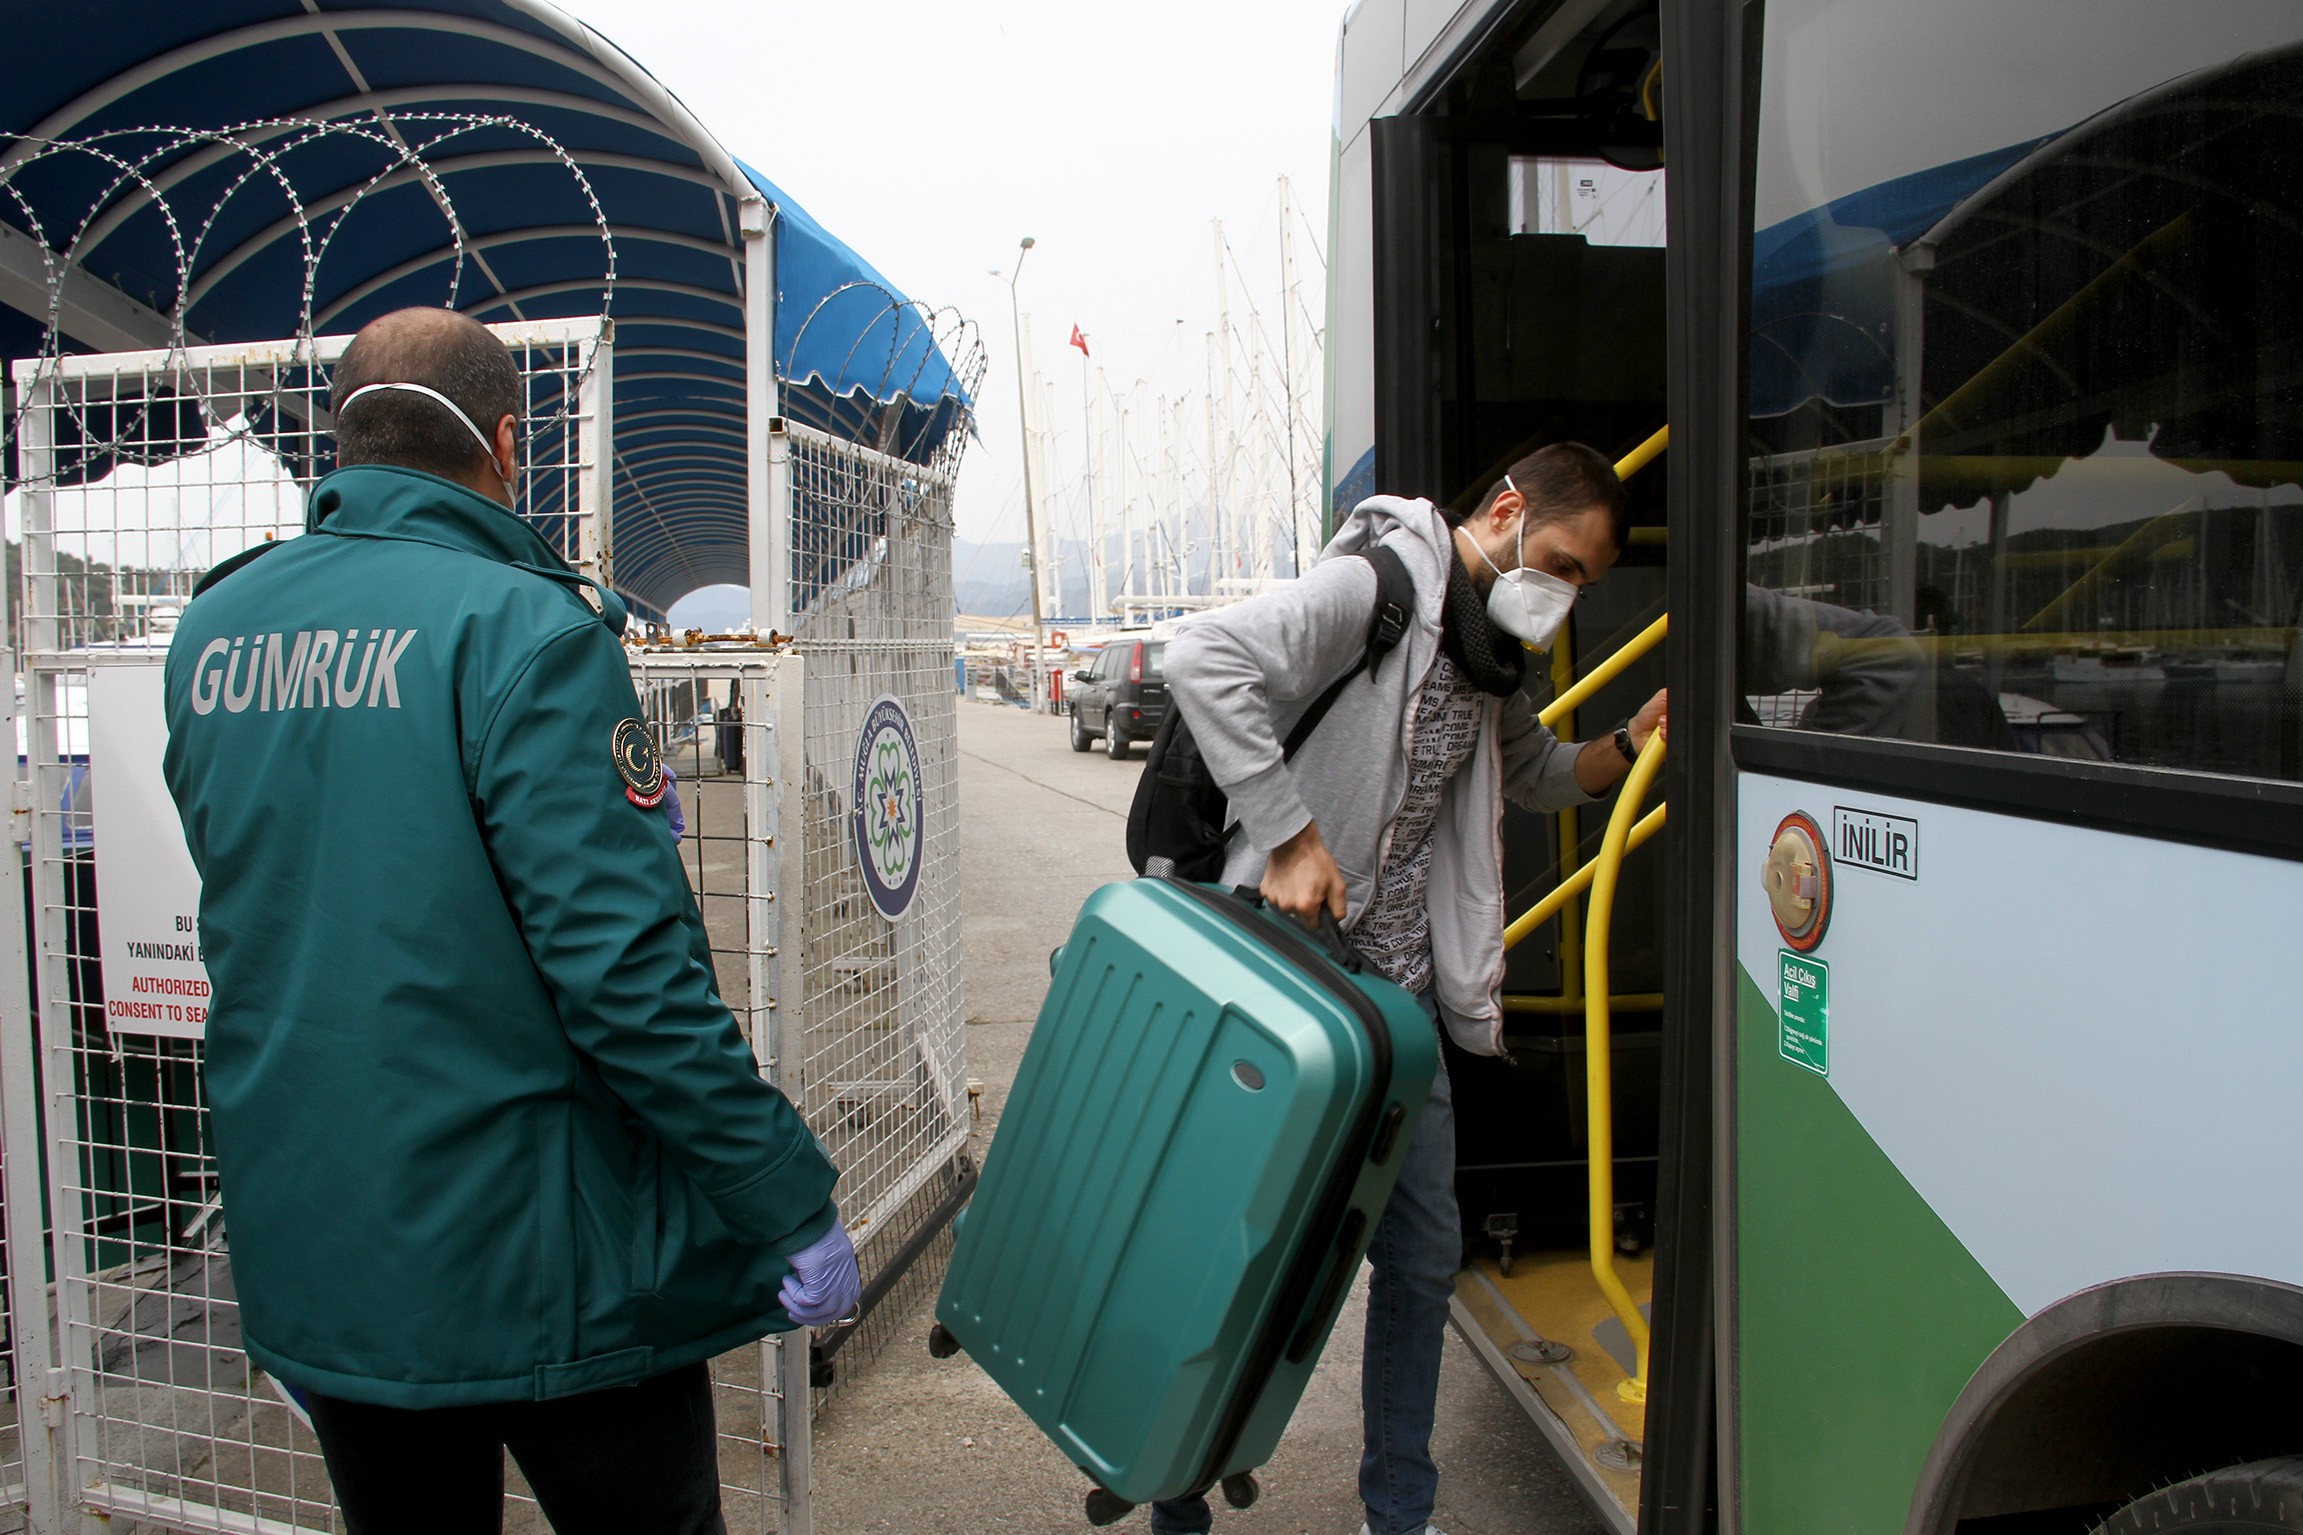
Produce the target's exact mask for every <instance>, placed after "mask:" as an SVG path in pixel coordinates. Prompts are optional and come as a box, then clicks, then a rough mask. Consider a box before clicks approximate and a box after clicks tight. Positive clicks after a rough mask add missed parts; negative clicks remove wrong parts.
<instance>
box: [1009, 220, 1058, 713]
mask: <svg viewBox="0 0 2303 1535" xmlns="http://www.w3.org/2000/svg"><path fill="white" fill-rule="evenodd" d="M1036 243H1037V242H1036V241H1034V240H1033V239H1032V237H1031V236H1030V235H1025V236H1024V237H1023V239H1022V241H1021V242H1019V243H1018V244H1017V246H1016V264H1015V267H1014V269H1013V270H1012V271H1010V272H1009V273H1008V321H1009V323H1010V324H1011V325H1013V326H1014V327H1015V337H1016V437H1017V441H1018V442H1020V443H1021V444H1022V446H1023V452H1024V458H1023V467H1024V551H1025V554H1026V556H1027V557H1028V558H1029V559H1030V560H1031V566H1032V712H1033V713H1034V714H1039V713H1043V712H1045V710H1046V707H1047V700H1046V698H1045V697H1044V696H1043V693H1042V690H1043V689H1044V688H1045V687H1046V685H1047V679H1046V678H1045V677H1044V676H1043V675H1042V674H1043V673H1044V672H1045V671H1046V670H1047V633H1048V632H1047V614H1046V613H1045V612H1043V611H1042V610H1041V608H1040V541H1039V503H1038V502H1036V501H1035V500H1033V499H1032V434H1031V419H1032V413H1031V405H1030V403H1029V401H1028V400H1027V398H1026V394H1027V391H1026V389H1025V386H1024V322H1023V310H1022V309H1021V308H1020V307H1019V305H1018V303H1017V300H1016V281H1017V279H1018V278H1020V277H1022V276H1023V275H1024V258H1025V257H1026V256H1029V255H1030V254H1031V251H1032V246H1033V245H1034V244H1036Z"/></svg>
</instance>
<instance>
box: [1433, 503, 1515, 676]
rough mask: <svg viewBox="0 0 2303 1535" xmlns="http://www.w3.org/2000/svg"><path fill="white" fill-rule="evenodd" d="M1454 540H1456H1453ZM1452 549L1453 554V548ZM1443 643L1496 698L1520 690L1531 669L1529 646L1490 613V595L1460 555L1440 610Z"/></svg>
mask: <svg viewBox="0 0 2303 1535" xmlns="http://www.w3.org/2000/svg"><path fill="white" fill-rule="evenodd" d="M1451 542H1452V541H1451ZM1448 553H1449V554H1450V555H1451V556H1453V555H1455V551H1454V550H1453V549H1452V548H1451V549H1450V550H1449V551H1448ZM1439 647H1440V649H1442V650H1444V651H1446V652H1447V654H1448V659H1449V660H1451V661H1453V662H1455V664H1456V665H1457V666H1459V667H1461V668H1463V674H1464V675H1465V676H1466V677H1469V678H1470V679H1471V685H1472V686H1473V687H1475V688H1478V689H1479V690H1480V691H1481V692H1482V693H1486V694H1489V695H1490V696H1492V697H1496V698H1509V697H1510V696H1511V695H1512V694H1514V693H1516V692H1518V691H1519V684H1520V679H1521V678H1522V676H1524V675H1525V673H1526V670H1527V647H1526V646H1524V645H1522V644H1521V643H1520V642H1519V640H1518V638H1517V637H1516V636H1513V635H1509V634H1506V633H1504V632H1503V631H1502V630H1501V629H1498V628H1497V627H1496V626H1495V620H1494V619H1492V618H1489V617H1488V616H1487V599H1486V598H1484V597H1482V596H1480V594H1479V588H1477V587H1475V586H1473V585H1472V584H1471V572H1469V571H1467V570H1465V569H1464V568H1463V560H1462V558H1461V557H1460V556H1457V557H1454V558H1451V559H1449V560H1448V562H1447V601H1446V604H1445V606H1444V607H1443V608H1442V610H1441V613H1440V627H1439Z"/></svg>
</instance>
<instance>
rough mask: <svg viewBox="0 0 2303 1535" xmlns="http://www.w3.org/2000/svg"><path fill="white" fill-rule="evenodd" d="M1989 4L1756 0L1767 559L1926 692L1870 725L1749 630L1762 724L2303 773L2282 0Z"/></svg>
mask: <svg viewBox="0 0 2303 1535" xmlns="http://www.w3.org/2000/svg"><path fill="white" fill-rule="evenodd" d="M1939 11H1956V12H1959V13H1960V14H1959V16H1958V17H1957V18H1956V19H1946V18H1944V17H1942V16H1940V15H1938V14H1936V13H1937V12H1939ZM1984 14H1986V13H1985V12H1984V11H1982V10H1980V9H1979V8H1975V7H1969V6H1964V5H1961V6H1949V7H1931V6H1913V5H1909V4H1905V3H1901V0H1772V3H1771V4H1770V5H1769V6H1768V8H1767V18H1766V29H1767V36H1766V40H1765V44H1764V47H1765V65H1764V78H1763V86H1762V97H1761V107H1760V121H1759V124H1758V130H1759V131H1758V146H1759V156H1758V164H1757V168H1756V169H1757V175H1756V182H1755V190H1754V203H1755V208H1754V220H1753V222H1754V227H1755V229H1756V234H1755V235H1754V239H1753V247H1752V299H1751V305H1752V307H1751V336H1750V348H1751V349H1750V375H1749V411H1750V423H1749V428H1750V459H1749V466H1750V467H1749V482H1748V488H1749V499H1748V509H1747V515H1748V523H1747V527H1746V537H1747V549H1748V555H1747V558H1748V566H1747V572H1746V573H1747V576H1748V578H1749V580H1750V581H1751V582H1753V583H1754V584H1755V585H1756V586H1757V587H1760V588H1763V589H1765V590H1767V591H1770V592H1773V593H1777V594H1781V595H1782V596H1785V597H1790V598H1798V599H1802V600H1806V601H1810V602H1814V603H1818V604H1823V605H1825V606H1827V607H1831V608H1836V609H1841V610H1847V611H1852V612H1856V613H1860V614H1868V615H1874V616H1876V617H1878V618H1880V619H1882V620H1885V621H1890V622H1892V624H1893V625H1895V626H1896V627H1897V628H1898V629H1899V630H1900V631H1901V632H1902V633H1903V634H1905V635H1907V636H1908V639H1906V640H1905V641H1903V643H1905V644H1908V645H1910V646H1912V647H1915V649H1916V651H1917V654H1918V656H1919V658H1920V659H1919V663H1918V665H1919V667H1920V672H1921V675H1919V676H1916V677H1915V678H1914V679H1913V685H1912V687H1911V688H1910V690H1909V695H1908V697H1907V698H1906V699H1905V701H1904V703H1903V706H1902V707H1901V708H1900V709H1899V710H1898V711H1896V715H1895V717H1894V718H1893V719H1892V720H1891V721H1889V722H1887V723H1885V724H1884V725H1883V724H1882V723H1881V720H1882V719H1884V716H1879V715H1875V716H1874V717H1873V718H1872V720H1871V721H1870V723H1869V724H1868V725H1859V726H1856V727H1853V728H1852V729H1851V728H1850V727H1849V726H1846V725H1844V724H1835V723H1834V722H1833V719H1832V717H1831V715H1830V713H1829V711H1826V710H1816V709H1814V708H1811V707H1806V706H1804V705H1803V704H1802V703H1801V701H1800V697H1799V694H1798V693H1797V691H1796V690H1793V691H1789V692H1787V691H1786V690H1784V689H1782V688H1780V687H1777V686H1774V685H1773V679H1771V678H1770V677H1768V676H1767V675H1765V674H1764V672H1763V671H1762V670H1760V669H1756V664H1755V661H1754V659H1753V658H1754V656H1755V654H1758V653H1760V652H1762V651H1764V649H1765V647H1764V646H1760V645H1756V644H1755V643H1754V642H1753V640H1752V638H1751V636H1750V635H1747V637H1746V643H1745V645H1744V662H1743V664H1744V667H1745V673H1744V678H1743V682H1742V692H1743V693H1744V695H1745V703H1746V706H1747V709H1748V711H1749V712H1748V714H1747V715H1746V718H1747V719H1750V718H1756V719H1757V720H1758V721H1759V722H1760V723H1762V724H1769V725H1780V726H1796V727H1799V728H1806V729H1837V730H1843V731H1849V732H1850V733H1868V734H1889V735H1894V736H1897V737H1899V738H1901V739H1905V740H1914V741H1930V742H1941V743H1946V744H1956V745H1962V746H1979V747H1987V748H1995V749H1998V750H2004V751H2020V752H2030V753H2035V754H2039V755H2043V756H2053V757H2062V758H2067V759H2095V760H2111V761H2118V762H2129V763H2142V764H2150V765H2156V766H2163V767H2177V768H2191V769H2200V770H2207V771H2214V772H2221V773H2234V774H2244V775H2250V776H2257V777H2267V778H2285V779H2297V778H2303V645H2299V643H2298V641H2299V638H2303V628H2299V626H2303V110H2299V108H2303V52H2299V51H2298V50H2296V49H2294V48H2293V47H2291V46H2282V45H2281V43H2280V38H2279V34H2280V33H2282V32H2291V30H2292V18H2291V15H2290V14H2289V13H2288V11H2287V10H2286V8H2284V7H2280V6H2272V5H2264V4H2260V3H2256V0H2199V3H2196V4H2190V5H2185V6H2182V7H2156V6H2142V5H2134V4H2126V3H2121V4H2113V5H2108V6H2104V7H2101V8H2076V9H2075V8H2072V7H2069V6H2066V5H2050V4H2047V3H2044V0H2013V3H2009V4H2006V5H2002V6H1998V7H1996V8H1993V9H1991V10H1990V11H1989V12H1988V14H1989V15H1990V16H1991V17H1993V18H1995V19H1992V20H1990V21H1987V22H1983V23H1980V24H1981V25H1982V26H1983V27H1984V29H1985V30H1986V31H1990V30H1993V29H1998V30H2000V31H2003V32H2004V34H2005V39H2004V40H2005V42H2006V44H2007V46H2005V47H1999V48H1993V47H1990V46H1987V44H1988V42H1989V39H1983V40H1981V41H1980V42H1979V39H1978V37H1977V27H1978V25H1979V23H1978V20H1977V17H1978V16H1981V15H1984ZM2075 22H2078V23H2080V24H2079V25H2074V23H2075ZM2047 38H2052V39H2053V42H2054V46H2053V49H2052V50H2051V51H2053V52H2054V54H2055V56H2056V64H2055V67H2054V68H2053V69H2052V70H2051V71H2046V72H2044V73H2043V72H2041V71H2040V70H2039V69H2038V68H2037V67H2036V65H2037V61H2038V59H2039V58H2041V57H2042V55H2041V53H2040V51H2039V46H2040V45H2041V42H2042V39H2047ZM1858 42H1861V43H1864V44H1867V46H1862V47H1855V48H1853V49H1852V51H1851V44H1855V43H1858ZM1954 45H1956V48H1955V47H1954ZM1826 52H1828V54H1829V55H1830V56H1831V57H1834V58H1836V59H1839V60H1841V61H1846V60H1849V59H1855V60H1858V61H1870V62H1866V63H1858V64H1857V65H1856V66H1855V68H1856V73H1857V75H1859V76H1861V75H1863V74H1864V71H1866V70H1868V71H1869V74H1868V76H1867V77H1861V78H1850V77H1849V75H1848V72H1847V70H1846V68H1844V67H1843V68H1842V69H1840V70H1839V71H1838V72H1837V73H1834V74H1831V75H1830V76H1828V77H1822V76H1819V75H1815V74H1811V73H1809V72H1808V71H1806V70H1805V69H1804V68H1803V64H1804V61H1806V60H1809V59H1812V58H1816V57H1819V56H1822V55H1823V54H1824V53H1826ZM1947 108H1949V109H1950V110H1947ZM1754 611H1756V610H1754ZM1848 643H1849V644H1850V645H1852V646H1854V647H1856V652H1854V653H1859V652H1860V649H1861V647H1862V646H1864V645H1866V644H1874V645H1876V644H1879V643H1882V641H1879V640H1869V639H1863V638H1856V639H1852V640H1850V641H1849V642H1848Z"/></svg>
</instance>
